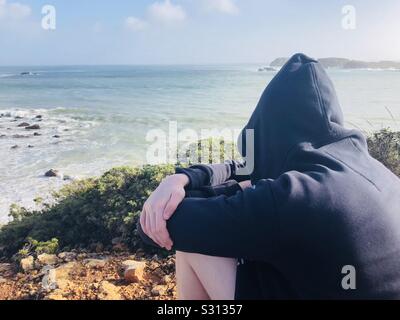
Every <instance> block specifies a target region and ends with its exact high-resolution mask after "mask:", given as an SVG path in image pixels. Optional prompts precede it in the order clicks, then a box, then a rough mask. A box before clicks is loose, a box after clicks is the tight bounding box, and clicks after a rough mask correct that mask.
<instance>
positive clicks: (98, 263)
mask: <svg viewBox="0 0 400 320" xmlns="http://www.w3.org/2000/svg"><path fill="white" fill-rule="evenodd" d="M83 264H84V265H85V266H86V267H88V268H94V269H101V268H104V267H105V265H106V264H107V260H105V259H86V260H84V261H83Z"/></svg>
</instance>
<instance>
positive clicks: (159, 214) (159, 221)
mask: <svg viewBox="0 0 400 320" xmlns="http://www.w3.org/2000/svg"><path fill="white" fill-rule="evenodd" d="M188 184H189V178H188V177H187V176H186V175H184V174H176V175H173V176H169V177H167V178H166V179H164V180H163V181H162V183H161V184H160V185H159V187H158V188H157V189H156V190H155V191H154V192H153V193H152V195H151V196H150V198H149V199H148V200H147V201H146V203H145V204H144V207H143V211H142V214H141V216H140V224H141V226H142V229H143V232H144V233H145V234H146V235H147V236H148V237H150V238H151V239H152V240H153V241H154V242H155V243H157V244H158V245H159V246H160V247H161V248H166V249H167V250H171V249H172V246H173V242H172V240H171V238H170V236H169V233H168V230H167V221H168V220H169V219H170V218H171V217H172V215H173V214H174V213H175V211H176V209H177V208H178V206H179V204H180V203H181V202H182V201H183V199H184V198H185V195H186V192H185V186H187V185H188Z"/></svg>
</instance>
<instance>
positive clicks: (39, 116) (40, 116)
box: [35, 114, 43, 119]
mask: <svg viewBox="0 0 400 320" xmlns="http://www.w3.org/2000/svg"><path fill="white" fill-rule="evenodd" d="M42 118H43V116H42V115H40V114H39V115H37V116H36V117H35V119H42Z"/></svg>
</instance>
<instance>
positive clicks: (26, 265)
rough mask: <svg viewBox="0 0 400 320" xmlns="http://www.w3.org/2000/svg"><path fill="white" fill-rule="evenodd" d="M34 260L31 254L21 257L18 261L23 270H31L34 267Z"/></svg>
mask: <svg viewBox="0 0 400 320" xmlns="http://www.w3.org/2000/svg"><path fill="white" fill-rule="evenodd" d="M34 262H35V260H34V259H33V257H32V256H29V257H27V258H24V259H22V260H21V263H20V266H21V269H22V270H24V271H25V272H28V271H31V270H33V269H34V268H35V263H34Z"/></svg>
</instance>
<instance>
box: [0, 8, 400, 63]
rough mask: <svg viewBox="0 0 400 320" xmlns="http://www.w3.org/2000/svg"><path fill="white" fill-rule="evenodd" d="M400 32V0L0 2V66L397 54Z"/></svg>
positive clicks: (397, 56)
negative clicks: (50, 12) (51, 12)
mask: <svg viewBox="0 0 400 320" xmlns="http://www.w3.org/2000/svg"><path fill="white" fill-rule="evenodd" d="M45 5H51V6H53V7H54V8H55V12H56V18H55V23H56V24H55V30H52V29H50V30H46V29H44V28H43V26H42V20H43V19H46V18H48V16H46V13H44V14H43V13H42V9H43V6H45ZM349 5H350V6H351V10H350V11H348V9H346V7H345V6H349ZM347 8H348V7H347ZM343 10H344V11H343ZM349 19H350V20H349ZM45 21H47V22H48V21H50V20H48V19H47V20H45ZM51 21H52V20H51ZM349 21H350V24H349ZM349 26H350V27H349ZM399 34H400V1H399V0H381V1H376V0H347V1H343V0H329V1H321V0H114V1H109V0H101V1H99V0H45V1H40V0H18V1H14V0H0V65H2V66H7V65H96V64H102V65H105V64H117V65H128V64H133V65H138V64H139V65H140V64H233V63H268V62H270V61H272V60H273V59H274V58H276V57H281V56H284V57H287V56H290V55H292V54H294V53H296V52H304V53H306V54H308V55H310V56H313V57H317V58H322V57H332V56H335V57H346V58H352V59H361V60H399V61H400V37H399Z"/></svg>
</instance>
